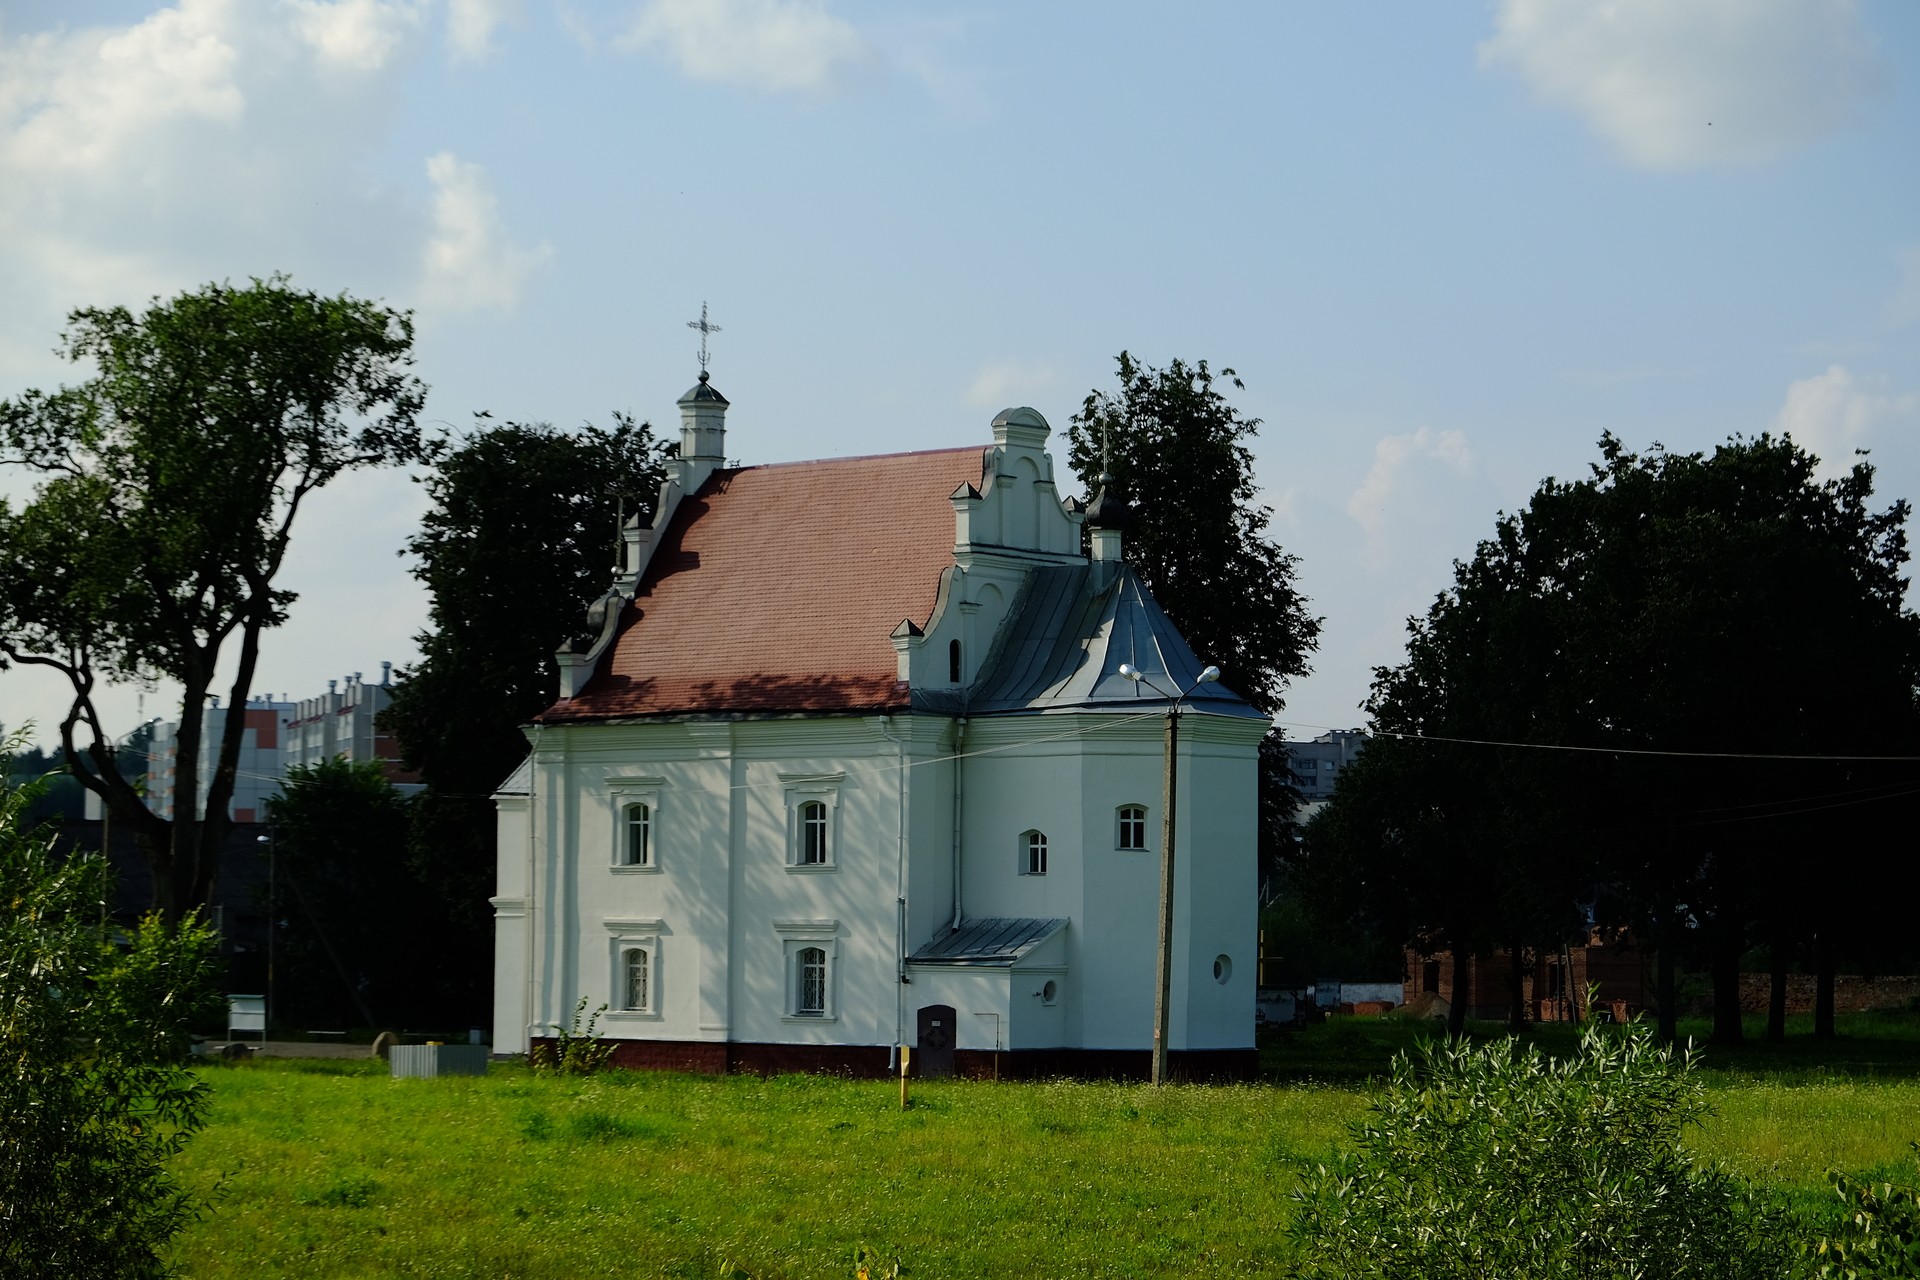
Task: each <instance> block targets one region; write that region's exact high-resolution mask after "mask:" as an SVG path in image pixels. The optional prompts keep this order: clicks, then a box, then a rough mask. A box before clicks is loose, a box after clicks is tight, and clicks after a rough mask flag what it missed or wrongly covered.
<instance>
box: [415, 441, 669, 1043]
mask: <svg viewBox="0 0 1920 1280" xmlns="http://www.w3.org/2000/svg"><path fill="white" fill-rule="evenodd" d="M481 416H482V420H483V422H484V421H485V415H481ZM671 452H672V450H671V448H670V446H666V445H663V444H662V443H661V442H660V441H659V440H657V439H656V438H655V437H654V434H653V429H652V427H651V426H649V425H648V424H646V423H644V422H643V423H639V424H635V423H634V421H633V420H632V419H631V418H629V417H626V416H624V415H619V414H616V415H615V416H614V424H613V426H612V427H610V428H602V427H596V426H591V425H588V426H583V427H582V428H580V429H579V430H578V431H574V432H566V431H557V430H555V429H554V428H552V427H551V426H547V425H545V424H538V423H536V424H523V423H512V422H509V423H503V424H492V423H486V424H485V425H484V426H483V427H482V429H481V430H479V431H477V432H476V433H475V434H474V435H473V436H471V437H470V438H469V439H468V440H466V442H465V443H463V444H462V445H461V446H460V447H458V448H457V449H454V450H452V451H450V452H449V453H448V454H446V456H445V457H443V458H442V459H440V460H439V462H438V465H437V466H436V468H435V469H434V470H433V472H431V473H430V474H429V475H428V476H427V477H426V479H425V480H424V483H425V484H426V486H427V490H428V493H429V494H430V496H431V497H432V499H433V506H432V508H431V509H430V510H429V511H428V512H427V514H426V516H425V518H424V520H423V521H422V527H421V531H420V533H419V534H418V535H417V536H415V537H414V538H413V539H412V540H411V541H410V542H409V543H408V544H407V549H408V551H409V552H410V553H411V554H412V555H413V556H415V557H416V558H417V561H418V563H417V565H416V567H415V569H414V576H415V577H417V578H419V579H420V581H421V582H422V583H424V584H425V585H426V587H427V590H428V593H429V595H430V597H431V606H430V610H431V611H430V619H431V622H430V626H429V628H428V630H426V631H424V632H422V633H421V635H420V636H419V644H420V653H421V658H420V661H419V662H418V663H417V664H415V665H414V666H413V667H411V668H410V669H408V670H406V671H404V672H402V673H401V674H402V679H401V681H400V684H399V687H398V688H397V689H395V691H394V698H393V705H392V706H391V707H390V708H389V709H388V711H387V712H386V719H385V724H386V725H387V727H388V728H389V729H391V731H392V732H393V733H394V735H395V736H396V737H397V738H398V739H399V741H400V744H401V748H402V750H403V752H404V753H405V756H406V760H407V763H408V764H409V765H410V766H412V767H414V768H417V769H418V770H419V771H420V776H421V778H422V780H423V781H425V783H426V784H427V790H426V791H425V793H423V794H422V795H421V796H419V797H418V798H417V799H416V801H415V808H414V824H413V837H412V850H413V853H412V857H413V859H414V862H415V865H416V868H417V870H418V873H419V874H420V875H421V876H423V877H424V879H425V881H426V883H428V884H430V885H432V886H433V888H434V894H435V898H436V900H437V901H438V902H439V903H440V907H439V914H440V918H441V922H442V927H443V931H444V936H445V939H446V947H445V948H444V950H443V952H442V954H443V956H444V957H446V958H447V960H448V962H449V969H448V972H449V974H450V975H452V977H450V982H451V981H457V976H458V975H459V974H462V973H464V974H465V975H466V979H465V984H464V986H459V987H457V988H456V987H450V988H449V989H448V991H447V998H448V999H449V1000H450V1001H452V1002H453V1003H454V1004H455V1005H456V1006H457V1007H459V1008H461V1009H462V1010H463V1011H465V1012H468V1013H470V1015H471V1016H476V1017H477V1016H480V1015H481V1014H482V1013H483V1012H484V1009H485V1001H486V993H487V991H488V989H489V977H490V975H491V972H492V967H491V966H492V961H491V959H490V957H491V954H492V951H491V948H492V930H493V919H492V913H491V910H490V908H489V907H488V905H487V899H488V897H489V896H490V895H491V894H492V893H493V877H494V823H495V819H494V814H493V803H492V800H491V796H492V794H493V792H494V790H495V788H497V787H498V786H499V785H500V783H501V782H502V781H504V780H505V778H506V777H507V775H508V774H509V773H511V772H512V771H513V769H514V767H515V766H517V765H518V764H519V763H520V761H521V760H522V759H524V758H525V756H526V754H527V741H526V738H525V737H523V736H522V734H521V732H520V728H521V726H522V725H524V724H526V723H527V722H528V721H529V720H531V719H532V718H533V717H534V716H536V715H538V714H539V713H540V712H542V711H544V710H546V708H547V707H549V706H551V705H552V704H553V702H554V699H556V698H557V697H558V696H559V692H560V683H559V669H558V667H557V666H556V665H555V663H554V651H555V650H556V649H558V648H559V647H560V645H561V643H562V642H563V641H565V640H567V639H569V638H571V637H572V636H574V635H575V634H576V633H578V632H579V631H581V630H583V629H584V627H585V623H584V621H583V620H584V616H585V612H586V609H587V607H588V605H589V604H591V603H592V602H593V601H594V600H595V599H596V598H597V597H599V596H601V595H603V594H604V593H605V591H606V589H607V585H608V581H609V576H610V566H612V565H613V564H614V563H615V560H616V556H617V554H618V553H617V552H616V549H615V547H616V544H615V533H616V529H615V526H616V524H617V523H618V519H619V517H620V516H621V515H622V514H625V515H628V516H631V517H632V518H634V519H637V520H639V521H640V522H641V523H642V524H644V523H646V522H647V521H649V520H651V518H652V515H653V504H654V501H655V500H656V498H657V496H658V494H659V488H660V483H661V481H662V479H663V478H664V474H665V473H664V470H663V463H664V461H665V459H666V458H668V457H669V456H671Z"/></svg>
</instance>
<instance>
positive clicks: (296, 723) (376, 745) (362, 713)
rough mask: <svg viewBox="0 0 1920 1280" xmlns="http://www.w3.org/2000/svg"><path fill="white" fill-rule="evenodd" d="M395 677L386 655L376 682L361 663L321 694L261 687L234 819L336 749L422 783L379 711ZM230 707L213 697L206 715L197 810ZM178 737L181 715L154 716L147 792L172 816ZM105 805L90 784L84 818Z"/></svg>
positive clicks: (395, 778) (252, 708) (156, 807)
mask: <svg viewBox="0 0 1920 1280" xmlns="http://www.w3.org/2000/svg"><path fill="white" fill-rule="evenodd" d="M392 679H393V664H392V663H391V662H383V663H381V664H380V683H379V684H366V683H364V682H363V681H362V680H361V678H360V673H359V672H358V671H356V672H354V673H353V674H352V675H350V676H348V677H346V678H345V679H344V680H329V681H327V691H326V692H325V693H324V694H321V695H320V696H318V697H314V698H302V699H300V700H299V701H298V702H294V701H289V700H287V699H286V695H284V694H282V695H281V697H280V699H278V700H276V699H275V698H274V697H273V695H272V694H262V695H260V696H259V697H257V698H254V699H252V700H250V701H249V702H248V703H247V705H246V707H245V708H244V709H242V713H241V716H240V720H239V726H240V732H241V733H242V734H243V735H244V737H243V738H242V739H241V742H240V759H239V767H238V771H237V774H236V776H235V778H234V784H233V799H232V800H231V801H230V802H229V804H228V806H227V815H228V816H229V817H230V818H232V819H233V820H234V821H235V822H265V821H266V818H267V800H268V799H269V798H270V797H272V796H276V795H279V794H280V783H281V780H282V779H283V778H285V777H286V774H287V770H288V769H290V768H292V767H293V766H294V765H309V766H311V765H316V764H319V763H320V762H321V761H322V760H328V759H331V758H333V757H334V756H345V757H346V758H347V759H348V760H352V761H355V762H356V763H358V762H362V761H369V760H371V761H376V762H378V763H379V764H380V766H381V771H382V772H383V773H385V774H386V776H387V778H388V780H389V781H391V782H393V783H394V784H395V785H396V786H398V787H399V788H400V789H401V790H402V791H408V792H411V791H417V790H419V789H420V787H419V780H418V777H417V775H415V774H412V773H409V772H407V771H406V770H404V769H402V768H401V766H400V747H399V744H398V743H396V742H395V741H394V739H393V735H392V734H389V733H387V732H385V731H384V730H382V729H381V728H380V726H379V723H378V721H379V717H380V713H381V712H382V711H385V710H386V709H387V705H388V704H389V703H391V702H392V701H393V688H392ZM343 686H344V687H343ZM233 711H234V709H233V708H231V707H222V706H221V705H220V703H219V699H217V698H216V699H214V701H213V705H212V706H210V707H208V708H207V714H206V718H205V719H204V720H203V721H202V722H201V735H200V749H199V753H198V755H199V765H198V774H197V777H196V797H195V809H196V810H197V811H198V812H197V816H201V817H204V816H205V811H206V803H207V789H208V786H209V784H210V783H211V781H212V778H213V769H214V765H215V764H216V763H217V762H218V760H219V758H220V744H221V741H222V740H223V738H224V736H225V734H226V733H227V730H228V726H229V725H230V724H232V723H233ZM179 741H180V722H179V721H177V720H158V721H155V722H154V726H153V742H152V746H151V747H150V748H149V752H148V761H147V795H148V797H149V804H150V805H151V806H152V808H153V811H154V812H155V813H156V814H157V815H159V816H160V817H162V818H165V819H167V820H168V821H172V820H173V817H174V804H173V789H174V781H175V779H177V778H178V777H179V776H180V762H179V751H180V746H179ZM100 811H101V804H100V797H98V796H96V795H94V794H93V793H92V792H88V793H87V801H86V815H87V818H88V819H89V820H91V821H97V820H98V819H99V818H100Z"/></svg>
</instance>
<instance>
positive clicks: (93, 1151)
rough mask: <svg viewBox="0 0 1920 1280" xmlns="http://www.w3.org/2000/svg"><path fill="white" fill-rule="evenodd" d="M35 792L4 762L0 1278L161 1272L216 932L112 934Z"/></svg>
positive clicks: (186, 1199)
mask: <svg viewBox="0 0 1920 1280" xmlns="http://www.w3.org/2000/svg"><path fill="white" fill-rule="evenodd" d="M16 745H17V744H16ZM0 763H4V761H0ZM32 790H33V788H32V786H31V785H29V786H28V787H25V788H19V789H16V788H14V787H13V786H11V785H10V784H8V783H6V781H5V776H4V773H0V903H4V904H5V910H0V1275H6V1276H40V1275H58V1276H75V1277H100V1278H102V1280H107V1278H112V1280H120V1278H121V1277H153V1276H163V1275H165V1274H167V1268H166V1267H165V1266H164V1265H163V1264H162V1263H161V1261H160V1250H161V1249H162V1247H163V1246H164V1245H165V1244H166V1242H167V1241H168V1240H169V1239H170V1238H171V1237H172V1236H173V1234H174V1233H175V1232H177V1231H178V1230H179V1229H180V1228H181V1227H182V1226H184V1225H185V1224H186V1223H187V1222H189V1221H190V1220H191V1219H192V1217H193V1215H194V1214H195V1212H196V1211H197V1208H198V1206H197V1204H196V1202H195V1201H194V1199H193V1198H192V1197H191V1196H190V1195H188V1194H187V1193H186V1192H185V1191H183V1190H182V1189H181V1188H180V1187H179V1186H178V1185H176V1184H175V1183H174V1182H173V1180H172V1179H171V1178H170V1177H169V1176H168V1173H167V1162H168V1159H169V1157H171V1156H172V1155H174V1154H175V1153H176V1152H178V1151H179V1150H180V1149H181V1147H182V1146H183V1145H184V1144H185V1142H186V1141H187V1139H188V1138H189V1137H190V1136H191V1135H192V1134H193V1132H194V1131H195V1130H196V1129H198V1128H199V1127H200V1124H201V1121H202V1118H203V1117H204V1115H205V1110H206V1102H207V1088H206V1086H205V1085H204V1084H203V1083H201V1082H200V1081H199V1080H198V1079H197V1078H196V1076H195V1073H194V1072H193V1071H191V1070H189V1069H188V1068H187V1067H186V1065H185V1060H186V1057H187V1054H188V1050H189V1047H190V1038H189V1035H188V1029H189V1026H190V1024H191V1023H192V1022H193V1021H195V1020H196V1019H199V1018H204V1017H207V1016H209V1015H210V1014H212V1012H213V1011H214V1010H216V1009H217V1008H218V1006H219V997H218V996H217V995H216V994H215V985H214V983H215V977H214V973H215V967H216V961H215V958H214V953H215V948H216V946H217V943H218V941H219V940H218V938H217V936H216V935H215V934H214V932H213V931H212V930H211V929H208V928H206V927H205V926H204V925H202V924H201V923H200V922H199V920H198V917H197V916H189V917H188V918H187V919H186V920H184V921H181V922H180V923H179V924H178V926H177V927H175V928H173V929H169V928H167V927H166V926H165V925H163V924H162V923H161V921H160V920H159V918H158V917H157V916H149V917H148V918H147V919H146V920H144V921H142V922H141V923H140V925H139V926H138V927H137V928H136V929H135V930H134V931H133V933H132V935H131V936H130V937H127V938H125V939H116V937H115V932H116V931H115V929H114V928H113V926H112V925H111V924H109V923H108V922H107V920H106V919H105V917H104V915H103V912H102V910H101V904H102V903H103V901H104V900H105V897H106V894H107V884H108V871H107V867H106V864H105V862H104V861H103V860H101V859H100V858H99V857H97V856H93V855H86V854H74V855H69V856H62V855H60V854H58V853H56V852H55V850H54V847H53V834H52V828H50V827H41V828H37V829H36V828H35V827H33V826H32V825H31V824H29V823H28V822H27V820H26V810H27V807H28V804H29V802H30V800H31V793H32Z"/></svg>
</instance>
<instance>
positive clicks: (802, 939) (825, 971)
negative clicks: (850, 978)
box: [773, 920, 840, 1022]
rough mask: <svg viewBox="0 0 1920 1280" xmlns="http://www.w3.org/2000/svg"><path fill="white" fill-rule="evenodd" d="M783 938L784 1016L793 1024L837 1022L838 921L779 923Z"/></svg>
mask: <svg viewBox="0 0 1920 1280" xmlns="http://www.w3.org/2000/svg"><path fill="white" fill-rule="evenodd" d="M773 927H774V929H775V931H777V932H778V933H779V935H780V939H781V952H782V963H783V964H784V965H785V966H786V968H785V970H784V972H783V974H782V975H781V977H782V981H783V982H784V983H785V997H784V1000H783V1002H782V1004H783V1008H782V1009H781V1015H782V1016H783V1017H784V1018H786V1019H787V1020H788V1021H789V1022H797V1021H807V1022H833V1021H835V1020H836V1012H835V1010H834V1001H833V965H834V959H835V955H836V954H837V947H838V943H837V942H836V938H837V937H838V935H839V932H840V923H839V921H837V920H775V921H774V922H773Z"/></svg>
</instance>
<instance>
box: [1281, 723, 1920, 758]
mask: <svg viewBox="0 0 1920 1280" xmlns="http://www.w3.org/2000/svg"><path fill="white" fill-rule="evenodd" d="M1274 723H1275V724H1279V725H1287V726H1290V727H1292V728H1296V729H1323V730H1326V731H1327V732H1329V733H1346V732H1350V731H1349V730H1345V729H1327V727H1326V726H1325V725H1317V724H1302V723H1300V722H1298V721H1292V720H1276V721H1274ZM1357 732H1360V733H1364V734H1366V735H1367V736H1368V737H1372V738H1398V739H1400V740H1401V741H1403V742H1447V743H1456V744H1459V745H1461V746H1469V747H1513V748H1517V749H1520V750H1524V751H1575V752H1585V753H1587V754H1590V755H1603V756H1662V757H1666V758H1670V759H1675V758H1677V759H1688V760H1810V761H1823V760H1824V761H1874V760H1877V761H1883V762H1887V763H1894V764H1903V763H1904V764H1912V763H1920V755H1911V756H1870V755H1825V754H1812V753H1801V752H1791V751H1678V750H1668V749H1665V748H1660V747H1592V746H1577V745H1575V744H1572V743H1566V742H1509V741H1506V740H1503V739H1500V738H1454V737H1447V736H1445V735H1443V734H1437V733H1410V732H1407V731H1406V730H1403V729H1362V730H1358V731H1357Z"/></svg>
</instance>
